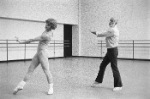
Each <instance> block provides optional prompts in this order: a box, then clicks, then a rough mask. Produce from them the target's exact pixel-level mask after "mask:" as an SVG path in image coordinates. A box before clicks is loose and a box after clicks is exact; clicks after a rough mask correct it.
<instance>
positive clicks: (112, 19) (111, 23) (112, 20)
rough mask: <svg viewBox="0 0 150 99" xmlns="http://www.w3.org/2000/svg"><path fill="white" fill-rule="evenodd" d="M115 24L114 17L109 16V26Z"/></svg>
mask: <svg viewBox="0 0 150 99" xmlns="http://www.w3.org/2000/svg"><path fill="white" fill-rule="evenodd" d="M116 24H117V22H116V20H115V19H114V18H111V19H110V22H109V26H110V27H114V26H115V25H116Z"/></svg>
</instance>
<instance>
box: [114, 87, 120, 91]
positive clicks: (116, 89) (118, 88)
mask: <svg viewBox="0 0 150 99" xmlns="http://www.w3.org/2000/svg"><path fill="white" fill-rule="evenodd" d="M120 90H122V87H115V88H114V89H113V91H120Z"/></svg>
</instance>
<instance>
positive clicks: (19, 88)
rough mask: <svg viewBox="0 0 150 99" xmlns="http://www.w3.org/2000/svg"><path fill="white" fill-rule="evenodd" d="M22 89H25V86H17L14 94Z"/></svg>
mask: <svg viewBox="0 0 150 99" xmlns="http://www.w3.org/2000/svg"><path fill="white" fill-rule="evenodd" d="M21 90H23V87H16V88H15V89H14V92H13V94H14V95H16V94H17V92H18V91H21Z"/></svg>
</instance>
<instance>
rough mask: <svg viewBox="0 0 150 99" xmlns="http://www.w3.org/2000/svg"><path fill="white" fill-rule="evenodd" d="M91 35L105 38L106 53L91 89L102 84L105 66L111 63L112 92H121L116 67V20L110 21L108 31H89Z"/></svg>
mask: <svg viewBox="0 0 150 99" xmlns="http://www.w3.org/2000/svg"><path fill="white" fill-rule="evenodd" d="M91 33H93V34H95V35H96V36H97V37H105V38H106V39H105V40H106V47H107V53H106V55H105V57H104V59H103V61H102V63H101V65H100V70H99V73H98V75H97V78H96V79H95V82H94V83H93V85H92V87H96V86H99V85H100V84H102V82H103V77H104V73H105V69H106V66H107V65H108V64H109V63H111V68H112V72H113V77H114V88H113V91H119V90H122V86H123V84H122V80H121V76H120V73H119V69H118V66H117V56H118V43H119V30H118V28H117V20H116V19H114V18H111V19H110V22H109V29H108V31H106V32H104V33H97V32H95V31H91Z"/></svg>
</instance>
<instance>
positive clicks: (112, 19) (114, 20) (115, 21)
mask: <svg viewBox="0 0 150 99" xmlns="http://www.w3.org/2000/svg"><path fill="white" fill-rule="evenodd" d="M110 21H111V22H113V23H115V24H118V20H117V19H115V18H113V17H112V18H110Z"/></svg>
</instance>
